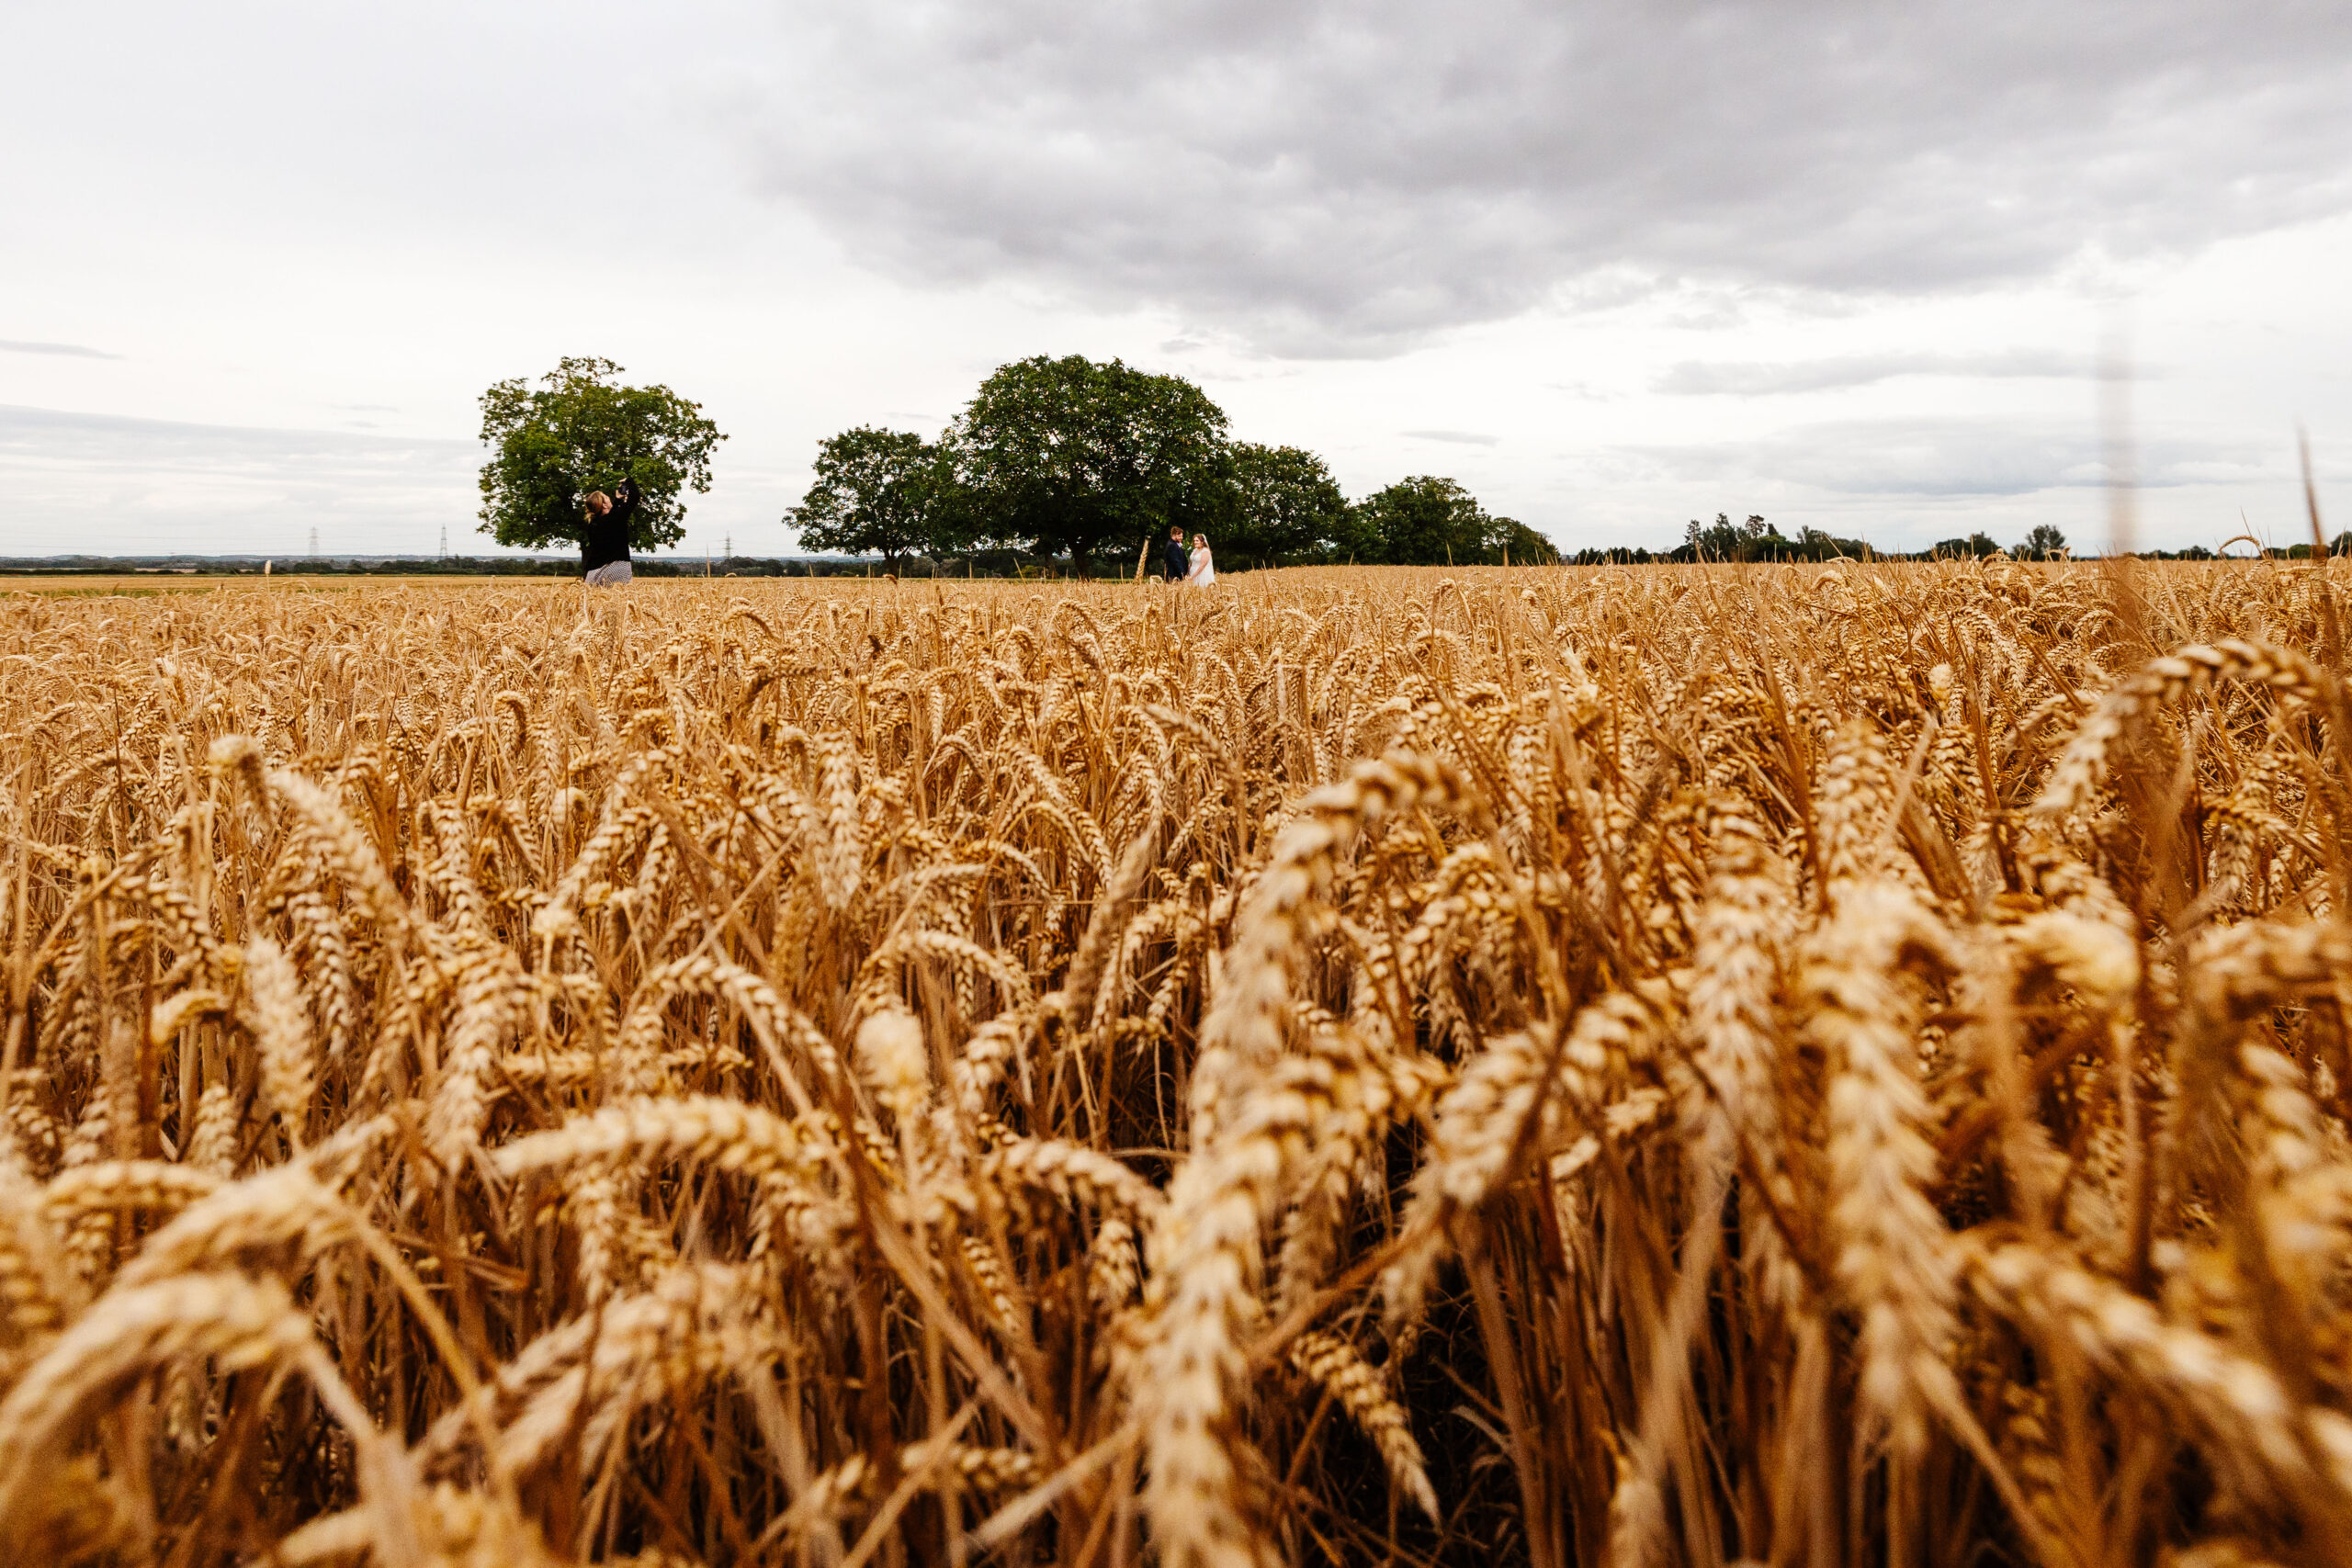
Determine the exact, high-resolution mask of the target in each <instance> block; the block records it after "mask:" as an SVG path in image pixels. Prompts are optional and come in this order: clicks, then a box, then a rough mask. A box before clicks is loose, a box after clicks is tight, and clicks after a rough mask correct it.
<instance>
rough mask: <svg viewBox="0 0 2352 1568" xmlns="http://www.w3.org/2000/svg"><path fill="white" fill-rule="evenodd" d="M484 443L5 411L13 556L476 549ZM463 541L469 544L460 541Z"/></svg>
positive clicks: (2, 482)
mask: <svg viewBox="0 0 2352 1568" xmlns="http://www.w3.org/2000/svg"><path fill="white" fill-rule="evenodd" d="M480 462H481V447H480V446H479V445H478V444H477V443H474V442H471V441H462V440H426V439H416V438H404V437H398V436H384V435H368V434H358V433H356V432H345V431H329V430H269V429H260V428H252V427H246V426H236V425H212V424H195V423H179V422H175V421H169V420H153V419H131V418H125V417H121V416H118V415H111V414H92V413H78V412H69V411H65V410H60V409H41V408H21V407H12V406H7V405H0V491H5V492H6V496H7V498H8V510H9V513H10V515H11V516H12V517H13V518H15V519H17V526H16V527H13V528H11V529H10V531H9V535H8V540H7V546H6V548H7V551H8V553H11V554H17V555H51V554H56V553H59V552H63V551H73V550H86V549H90V548H92V547H93V546H94V541H100V540H103V541H104V543H103V545H99V546H97V547H101V548H104V549H107V550H114V549H128V550H132V551H137V550H142V549H148V548H171V549H197V550H205V549H235V550H242V549H272V548H276V549H294V548H297V547H303V546H306V545H307V536H308V531H309V530H310V529H311V527H313V526H316V527H317V528H318V530H319V534H320V542H321V547H322V548H323V549H325V550H328V551H330V552H334V551H346V550H371V551H372V550H379V549H395V550H397V549H425V548H430V547H433V545H434V544H435V541H436V539H437V533H438V530H439V528H440V527H441V526H442V525H448V527H449V529H450V532H451V533H452V535H453V536H456V535H462V536H464V543H465V547H467V548H469V549H475V550H480V549H486V548H488V547H489V542H488V540H487V539H486V538H484V537H482V536H478V535H475V534H474V533H473V531H472V530H473V513H474V511H475V508H476V507H477V506H478V505H479V504H480V500H479V496H478V494H477V493H476V491H475V470H476V466H477V465H478V464H479V463H480ZM451 544H452V547H456V546H457V544H458V540H457V539H456V538H454V537H453V539H452V541H451Z"/></svg>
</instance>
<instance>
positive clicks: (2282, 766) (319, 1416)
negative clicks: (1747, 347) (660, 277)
mask: <svg viewBox="0 0 2352 1568" xmlns="http://www.w3.org/2000/svg"><path fill="white" fill-rule="evenodd" d="M2323 564H2324V563H2305V562H2294V563H2286V562H2267V561H2266V562H2255V563H2242V564H2241V563H2233V564H2226V565H2219V566H2189V565H2165V566H2148V565H2143V566H2140V567H2137V568H2136V569H2135V568H2132V567H2130V566H2129V565H2127V564H2117V565H2113V566H2107V567H2100V566H2068V565H2056V566H2047V567H2044V566H2024V565H2013V564H2010V563H2008V562H2007V561H2004V560H1999V559H1996V560H1993V561H1990V562H1967V563H1955V564H1940V565H1905V566H1879V567H1864V566H1857V565H1833V566H1829V567H1822V568H1814V567H1745V568H1716V569H1707V568H1667V567H1659V568H1635V569H1598V570H1519V571H1510V570H1492V569H1471V570H1462V571H1458V572H1453V571H1446V570H1435V569H1430V570H1419V569H1405V568H1395V569H1363V570H1346V569H1336V568H1335V569H1328V570H1295V571H1285V572H1260V573H1250V574H1244V575H1241V576H1238V577H1235V578H1232V579H1229V580H1228V581H1227V582H1226V583H1224V584H1222V585H1220V586H1218V587H1217V588H1216V589H1214V590H1207V591H1200V590H1193V591H1173V592H1171V591H1170V590H1168V589H1167V588H1165V587H1164V586H1161V585H1159V584H1148V585H1111V584H1101V585H1095V584H1036V583H1021V584H1012V583H994V584H989V583H978V584H965V583H953V582H941V583H936V584H934V583H931V582H906V583H886V582H882V581H875V582H871V583H865V582H857V581H844V580H827V581H814V582H801V581H708V582H704V581H665V582H641V583H639V584H638V585H637V586H636V587H634V588H632V589H630V590H628V591H625V592H607V593H602V594H593V595H592V594H586V593H583V592H582V591H581V590H580V589H579V588H577V587H576V586H564V585H555V584H548V583H537V582H526V583H507V584H496V585H487V586H466V585H456V586H453V585H445V584H440V583H435V584H433V585H431V586H416V585H379V584H371V585H367V586H352V587H343V586H341V585H338V586H337V588H336V590H335V591H334V592H299V591H292V590H294V589H296V588H297V587H298V586H299V580H288V581H284V582H279V581H273V582H271V583H270V584H268V585H266V586H265V585H264V584H262V583H261V582H259V581H257V580H255V581H240V582H233V583H224V582H223V581H220V580H219V579H213V580H210V581H207V582H205V583H204V584H203V586H204V587H205V588H206V589H207V590H208V592H200V593H197V592H187V593H183V592H159V593H134V594H132V595H130V596H117V595H110V594H101V595H94V596H76V595H73V594H68V595H65V596H57V595H55V594H52V593H47V592H23V593H18V592H8V593H6V594H0V733H5V737H6V745H5V749H0V920H5V923H6V943H5V948H6V964H7V968H6V1031H5V1053H6V1055H5V1058H4V1059H0V1070H5V1075H6V1076H5V1077H0V1096H5V1100H4V1101H0V1112H5V1113H4V1114H0V1540H6V1541H7V1542H8V1543H9V1544H8V1546H7V1548H6V1554H7V1555H9V1556H11V1557H12V1558H13V1559H14V1560H16V1561H20V1562H51V1563H59V1564H91V1565H100V1564H132V1563H149V1562H156V1563H170V1564H175V1565H185V1568H209V1565H213V1564H228V1563H252V1564H269V1565H282V1568H307V1565H314V1564H356V1563H362V1562H365V1563H370V1564H376V1565H379V1568H411V1565H421V1564H435V1565H439V1564H482V1565H486V1568H487V1565H495V1568H531V1565H534V1564H541V1563H573V1562H634V1563H638V1564H641V1565H643V1568H654V1565H656V1564H660V1565H662V1568H685V1565H688V1564H710V1565H712V1568H720V1565H731V1564H786V1563H793V1564H797V1563H811V1564H841V1563H844V1562H848V1563H854V1564H865V1563H869V1562H871V1563H888V1564H905V1563H956V1564H965V1563H971V1564H981V1563H1021V1564H1029V1563H1057V1564H1063V1565H1067V1568H1081V1565H1086V1568H1096V1565H1109V1564H1138V1563H1142V1562H1160V1563H1164V1564H1168V1565H1170V1568H1251V1565H1254V1564H1258V1563H1262V1562H1291V1563H1381V1562H1392V1563H1397V1564H1440V1563H1442V1564H1476V1565H1477V1568H1498V1565H1502V1564H1514V1563H1527V1564H1533V1565H1537V1568H1567V1565H1569V1564H1601V1563H1609V1564H1615V1565H1620V1568H1646V1565H1652V1564H1667V1563H1674V1564H1707V1565H1722V1564H1729V1563H1733V1562H1756V1563H1770V1564H1773V1565H1775V1568H1789V1565H1794V1564H1807V1565H1819V1568H1832V1565H1838V1564H1848V1565H1852V1568H1861V1565H1863V1564H1876V1563H1882V1562H1888V1563H1899V1564H1920V1565H1934V1568H1973V1565H1976V1564H1980V1563H1986V1562H2017V1563H2042V1564H2050V1565H2052V1568H2104V1565H2107V1564H2117V1565H2122V1564H2135V1565H2136V1564H2146V1563H2152V1562H2165V1563H2173V1564H2179V1565H2181V1568H2220V1565H2222V1564H2239V1563H2246V1564H2252V1563H2263V1562H2278V1563H2313V1564H2315V1563H2320V1562H2346V1561H2352V1332H2347V1321H2348V1320H2347V1318H2346V1311H2345V1309H2346V1300H2347V1293H2348V1292H2352V1272H2348V1271H2347V1264H2352V1121H2347V1116H2352V1099H2347V1097H2352V1051H2348V1050H2347V1037H2346V1020H2345V1014H2344V1001H2345V998H2346V997H2347V995H2352V924H2347V923H2346V920H2345V919H2344V911H2345V908H2346V900H2347V897H2352V751H2347V742H2352V729H2347V726H2352V694H2347V687H2346V682H2345V674H2346V670H2345V662H2344V654H2343V646H2342V637H2343V627H2342V626H2341V624H2340V622H2341V618H2342V617H2343V616H2345V615H2346V613H2347V611H2352V601H2347V600H2346V596H2345V592H2344V589H2345V587H2346V584H2347V582H2352V579H2347V578H2346V576H2345V575H2344V570H2343V569H2342V568H2341V567H2340V566H2339V568H2338V569H2337V570H2338V576H2337V580H2336V582H2335V587H2334V589H2333V591H2332V592H2331V590H2330V588H2329V586H2328V584H2327V582H2326V581H2325V579H2324V578H2323V577H2322V576H2321V575H2320V572H2321V570H2323ZM73 586H74V587H77V588H82V587H89V586H94V585H91V584H74V585H73ZM129 586H131V587H133V588H134V589H139V590H144V589H149V588H154V587H176V586H178V584H174V583H156V582H151V581H141V582H136V583H133V584H130V585H129Z"/></svg>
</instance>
